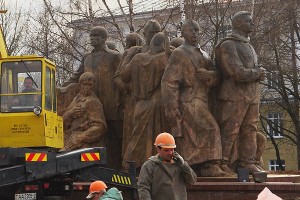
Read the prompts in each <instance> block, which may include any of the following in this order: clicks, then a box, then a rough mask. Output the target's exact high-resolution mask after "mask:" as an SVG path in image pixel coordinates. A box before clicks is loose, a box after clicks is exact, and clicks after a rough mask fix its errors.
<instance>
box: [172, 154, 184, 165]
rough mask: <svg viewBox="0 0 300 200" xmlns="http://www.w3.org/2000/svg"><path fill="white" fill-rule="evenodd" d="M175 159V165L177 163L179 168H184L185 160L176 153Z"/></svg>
mask: <svg viewBox="0 0 300 200" xmlns="http://www.w3.org/2000/svg"><path fill="white" fill-rule="evenodd" d="M173 159H174V160H175V163H177V164H178V165H179V166H182V165H183V164H184V160H183V158H182V157H181V156H180V155H179V153H177V152H176V151H174V153H173Z"/></svg>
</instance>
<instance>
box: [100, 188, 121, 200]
mask: <svg viewBox="0 0 300 200" xmlns="http://www.w3.org/2000/svg"><path fill="white" fill-rule="evenodd" d="M99 200H123V196H122V193H121V191H119V190H118V189H117V188H115V187H113V188H110V189H109V190H108V191H107V192H105V193H104V195H103V196H102V197H100V198H99Z"/></svg>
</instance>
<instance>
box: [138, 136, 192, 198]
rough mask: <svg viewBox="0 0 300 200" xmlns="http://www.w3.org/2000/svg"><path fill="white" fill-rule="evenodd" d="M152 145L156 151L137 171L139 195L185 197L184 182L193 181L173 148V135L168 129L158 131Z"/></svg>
mask: <svg viewBox="0 0 300 200" xmlns="http://www.w3.org/2000/svg"><path fill="white" fill-rule="evenodd" d="M154 145H155V146H156V150H157V153H158V154H157V155H155V156H151V157H150V158H149V159H148V160H147V161H146V162H145V163H144V164H143V166H142V168H141V171H140V174H139V179H138V192H139V199H152V200H158V199H180V200H187V192H186V184H191V185H192V184H194V183H195V182H196V180H197V176H196V174H195V172H194V171H193V170H192V169H191V167H190V166H189V165H188V163H187V162H186V161H184V159H183V158H182V157H181V156H180V155H179V154H178V153H177V152H176V151H175V148H176V143H175V139H174V137H173V136H172V135H171V134H170V133H161V134H159V135H158V136H157V137H156V140H155V143H154Z"/></svg>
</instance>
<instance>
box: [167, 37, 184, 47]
mask: <svg viewBox="0 0 300 200" xmlns="http://www.w3.org/2000/svg"><path fill="white" fill-rule="evenodd" d="M183 42H184V39H183V38H182V37H180V38H173V39H172V40H171V41H170V45H171V46H173V47H175V48H177V47H179V46H180V45H182V43H183Z"/></svg>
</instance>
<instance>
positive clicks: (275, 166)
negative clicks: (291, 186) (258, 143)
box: [269, 160, 285, 171]
mask: <svg viewBox="0 0 300 200" xmlns="http://www.w3.org/2000/svg"><path fill="white" fill-rule="evenodd" d="M281 164H282V168H283V171H284V170H285V160H281ZM269 170H270V171H278V170H280V168H279V162H278V160H269Z"/></svg>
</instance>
